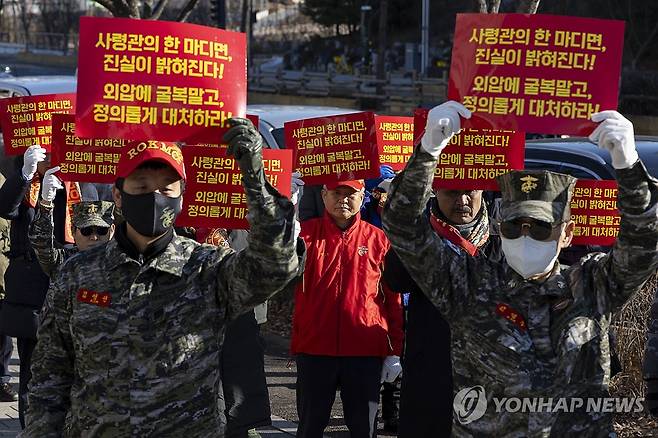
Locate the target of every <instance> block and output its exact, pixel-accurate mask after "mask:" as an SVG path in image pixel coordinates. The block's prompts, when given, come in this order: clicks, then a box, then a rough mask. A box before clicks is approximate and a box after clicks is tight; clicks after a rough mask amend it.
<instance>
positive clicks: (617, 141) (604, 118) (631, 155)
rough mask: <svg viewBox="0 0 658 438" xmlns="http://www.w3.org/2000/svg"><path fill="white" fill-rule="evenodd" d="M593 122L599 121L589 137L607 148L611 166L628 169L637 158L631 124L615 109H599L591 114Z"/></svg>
mask: <svg viewBox="0 0 658 438" xmlns="http://www.w3.org/2000/svg"><path fill="white" fill-rule="evenodd" d="M592 121H593V122H597V123H598V122H601V124H600V125H599V126H597V127H596V129H595V130H594V132H592V134H591V135H590V136H589V139H590V140H591V141H592V142H594V143H596V144H598V145H599V147H600V148H601V149H607V150H608V152H610V157H611V158H612V167H614V168H615V169H628V168H629V167H631V166H632V165H633V164H635V162H636V161H637V160H638V159H639V157H638V155H637V150H636V149H635V133H634V132H633V124H632V123H631V121H630V120H628V119H627V118H626V117H624V116H622V115H621V114H619V113H618V112H617V111H601V112H600V113H594V114H592Z"/></svg>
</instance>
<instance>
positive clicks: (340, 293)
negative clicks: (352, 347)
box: [336, 231, 345, 355]
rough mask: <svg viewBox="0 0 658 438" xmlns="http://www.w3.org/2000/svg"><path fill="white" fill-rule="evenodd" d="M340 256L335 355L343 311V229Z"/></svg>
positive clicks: (337, 353) (338, 352)
mask: <svg viewBox="0 0 658 438" xmlns="http://www.w3.org/2000/svg"><path fill="white" fill-rule="evenodd" d="M340 245H341V247H340V258H339V263H340V268H338V277H339V281H338V297H336V298H337V300H336V304H337V306H336V311H337V314H336V319H337V323H336V355H339V354H340V320H341V317H340V315H341V313H342V311H343V309H342V305H343V299H344V297H343V256H344V255H345V254H344V253H345V231H342V232H341V235H340Z"/></svg>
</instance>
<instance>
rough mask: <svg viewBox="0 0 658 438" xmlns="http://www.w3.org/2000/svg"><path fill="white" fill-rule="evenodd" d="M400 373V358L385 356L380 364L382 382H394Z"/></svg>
mask: <svg viewBox="0 0 658 438" xmlns="http://www.w3.org/2000/svg"><path fill="white" fill-rule="evenodd" d="M401 372H402V365H400V356H386V359H384V363H383V364H382V379H381V381H382V382H388V383H391V382H394V381H395V379H397V378H398V376H399V375H400V373H401Z"/></svg>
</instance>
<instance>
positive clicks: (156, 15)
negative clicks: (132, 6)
mask: <svg viewBox="0 0 658 438" xmlns="http://www.w3.org/2000/svg"><path fill="white" fill-rule="evenodd" d="M167 3H169V0H160V1H159V2H158V4H157V5H155V8H153V10H152V12H151V15H150V16H149V17H144V18H149V19H151V20H159V19H160V16H161V15H162V12H163V11H164V8H165V7H166V6H167Z"/></svg>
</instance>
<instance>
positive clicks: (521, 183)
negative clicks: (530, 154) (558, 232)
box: [496, 170, 576, 223]
mask: <svg viewBox="0 0 658 438" xmlns="http://www.w3.org/2000/svg"><path fill="white" fill-rule="evenodd" d="M496 179H497V180H498V186H499V187H500V191H501V192H502V195H503V200H502V203H501V211H500V214H501V220H502V221H509V220H512V219H516V218H519V217H530V218H533V219H537V220H541V221H545V222H550V223H557V222H561V221H564V220H568V219H569V216H570V214H571V213H570V212H571V209H570V207H569V204H570V202H571V195H572V194H573V188H574V186H575V185H576V178H574V177H572V176H569V175H564V174H562V173H555V172H549V171H548V170H515V171H512V172H509V173H506V174H503V175H501V176H499V177H497V178H496Z"/></svg>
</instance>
